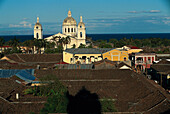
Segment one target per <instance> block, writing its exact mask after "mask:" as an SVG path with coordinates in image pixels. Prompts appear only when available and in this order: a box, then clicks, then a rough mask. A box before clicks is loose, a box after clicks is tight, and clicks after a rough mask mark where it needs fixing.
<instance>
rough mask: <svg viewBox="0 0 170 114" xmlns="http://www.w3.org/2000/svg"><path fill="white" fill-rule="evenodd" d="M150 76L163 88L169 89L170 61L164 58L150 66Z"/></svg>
mask: <svg viewBox="0 0 170 114" xmlns="http://www.w3.org/2000/svg"><path fill="white" fill-rule="evenodd" d="M150 74H151V76H152V79H153V80H156V81H157V82H158V83H159V84H160V85H161V86H163V87H164V88H165V89H169V90H170V61H167V60H165V59H163V60H161V61H160V62H158V63H156V64H153V65H152V66H151V73H150Z"/></svg>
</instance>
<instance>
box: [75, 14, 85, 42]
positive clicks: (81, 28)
mask: <svg viewBox="0 0 170 114" xmlns="http://www.w3.org/2000/svg"><path fill="white" fill-rule="evenodd" d="M77 38H78V43H79V44H84V45H86V27H85V24H84V23H83V19H82V16H80V22H79V24H78V34H77Z"/></svg>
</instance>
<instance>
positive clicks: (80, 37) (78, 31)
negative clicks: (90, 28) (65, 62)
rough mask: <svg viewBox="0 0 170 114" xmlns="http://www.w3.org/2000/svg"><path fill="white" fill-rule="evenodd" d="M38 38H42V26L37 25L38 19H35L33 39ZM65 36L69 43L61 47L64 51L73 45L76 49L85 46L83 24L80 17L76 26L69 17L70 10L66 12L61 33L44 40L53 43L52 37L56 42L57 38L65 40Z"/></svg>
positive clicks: (74, 21)
mask: <svg viewBox="0 0 170 114" xmlns="http://www.w3.org/2000/svg"><path fill="white" fill-rule="evenodd" d="M40 36H42V26H41V24H40V23H39V18H37V23H36V24H35V27H34V38H38V39H41V38H42V37H40ZM67 36H70V43H69V44H65V45H63V47H64V50H65V49H66V48H72V47H73V45H75V47H76V48H78V47H79V46H80V45H81V44H84V45H86V28H85V24H84V23H83V19H82V16H80V22H79V23H78V25H77V23H76V20H75V19H74V18H73V17H72V15H71V11H70V10H69V11H68V16H67V18H65V19H64V21H63V24H62V33H58V34H54V35H52V36H49V37H47V38H44V39H46V40H47V41H50V42H53V39H54V37H56V40H57V41H58V40H59V37H60V38H66V37H67Z"/></svg>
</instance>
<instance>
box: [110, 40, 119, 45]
mask: <svg viewBox="0 0 170 114" xmlns="http://www.w3.org/2000/svg"><path fill="white" fill-rule="evenodd" d="M109 43H112V44H114V47H117V46H118V40H117V39H110V40H109Z"/></svg>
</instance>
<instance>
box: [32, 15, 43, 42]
mask: <svg viewBox="0 0 170 114" xmlns="http://www.w3.org/2000/svg"><path fill="white" fill-rule="evenodd" d="M34 38H36V39H43V29H42V25H41V24H40V23H39V17H37V23H36V24H35V26H34Z"/></svg>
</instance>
